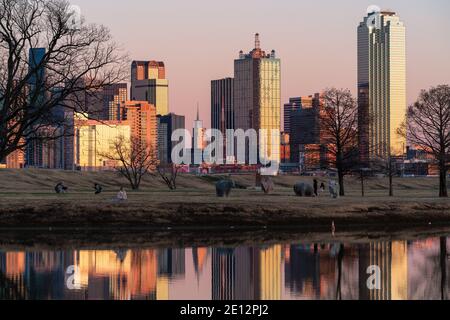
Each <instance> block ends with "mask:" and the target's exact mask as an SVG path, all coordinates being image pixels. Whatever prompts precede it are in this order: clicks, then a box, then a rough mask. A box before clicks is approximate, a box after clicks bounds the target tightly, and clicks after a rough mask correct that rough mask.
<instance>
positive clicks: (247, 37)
mask: <svg viewBox="0 0 450 320" xmlns="http://www.w3.org/2000/svg"><path fill="white" fill-rule="evenodd" d="M71 2H72V3H73V4H76V5H78V6H80V8H81V10H82V13H83V14H84V16H85V17H86V19H87V20H88V21H91V22H96V23H100V24H103V25H105V26H107V27H109V28H110V29H111V32H112V35H113V36H114V38H115V40H116V41H117V42H118V43H119V44H121V45H122V46H123V47H125V48H126V50H127V52H128V53H129V55H130V57H131V58H132V59H136V60H140V59H142V60H162V61H164V62H165V63H166V69H167V77H168V79H169V81H170V108H171V111H173V112H175V113H179V114H185V115H186V120H187V123H186V126H187V127H188V128H189V127H191V126H192V121H193V120H194V118H195V114H196V112H195V110H196V105H197V102H199V103H200V108H201V110H200V111H201V118H202V119H203V120H204V121H205V125H206V126H209V123H210V111H209V110H210V81H211V80H213V79H218V78H222V77H227V76H233V60H234V59H235V58H236V57H237V56H238V52H239V50H244V51H245V52H246V51H249V50H251V49H252V48H253V36H254V34H255V33H256V32H259V33H260V35H261V46H262V48H263V49H265V50H266V51H270V50H272V49H275V50H276V51H277V55H278V57H279V58H281V62H282V103H284V102H286V101H287V100H288V98H289V97H292V96H299V95H309V94H312V93H314V92H318V91H320V90H322V89H324V88H326V87H329V86H335V87H339V88H350V89H351V90H352V91H353V92H355V91H356V90H355V88H356V39H357V35H356V28H357V26H358V24H359V22H360V21H361V20H362V18H363V16H364V15H365V14H366V10H367V7H368V6H369V5H372V4H375V5H378V6H380V7H381V8H383V9H391V10H393V11H395V12H397V13H398V15H399V16H400V18H401V19H402V20H403V21H404V22H405V24H406V28H407V29H406V30H407V61H408V70H407V77H408V102H409V103H411V102H412V101H413V100H415V98H416V97H417V95H418V93H419V91H420V89H422V88H428V87H430V86H432V85H436V84H440V83H447V84H449V83H450V35H449V32H450V19H449V15H450V1H448V0H428V1H425V0H390V1H388V0H370V1H366V0H340V1H336V0H313V1H310V0H308V1H306V0H304V1H302V0H220V1H219V0H108V1H107V0H95V1H94V0H71Z"/></svg>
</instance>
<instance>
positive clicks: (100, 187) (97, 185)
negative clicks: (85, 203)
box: [94, 183, 103, 194]
mask: <svg viewBox="0 0 450 320" xmlns="http://www.w3.org/2000/svg"><path fill="white" fill-rule="evenodd" d="M94 189H95V194H100V193H102V191H103V187H102V186H101V185H99V184H98V183H96V184H94Z"/></svg>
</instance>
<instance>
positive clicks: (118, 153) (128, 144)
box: [99, 136, 158, 190]
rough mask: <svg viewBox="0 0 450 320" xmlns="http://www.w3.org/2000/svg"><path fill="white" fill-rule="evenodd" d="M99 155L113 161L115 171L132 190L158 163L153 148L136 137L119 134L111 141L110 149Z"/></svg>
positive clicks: (136, 188)
mask: <svg viewBox="0 0 450 320" xmlns="http://www.w3.org/2000/svg"><path fill="white" fill-rule="evenodd" d="M99 156H101V157H103V158H105V159H107V160H109V161H112V162H114V163H115V169H116V171H117V172H119V173H120V174H121V175H122V176H124V177H125V178H126V179H127V180H128V182H129V183H130V186H131V188H132V189H133V190H138V189H139V187H140V184H141V181H142V178H143V177H144V176H145V175H147V174H150V173H152V172H153V171H154V170H155V169H156V167H157V165H158V160H157V158H156V155H155V152H154V150H153V148H152V147H147V146H146V145H145V144H143V143H142V142H141V141H140V140H139V139H137V138H131V139H127V138H125V137H123V136H119V137H118V138H117V139H116V140H114V141H113V142H112V145H111V150H110V151H109V152H105V153H100V154H99Z"/></svg>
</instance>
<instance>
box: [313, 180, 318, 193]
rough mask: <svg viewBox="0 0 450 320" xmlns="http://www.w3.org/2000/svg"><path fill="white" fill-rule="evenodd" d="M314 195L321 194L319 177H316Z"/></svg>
mask: <svg viewBox="0 0 450 320" xmlns="http://www.w3.org/2000/svg"><path fill="white" fill-rule="evenodd" d="M314 195H315V196H316V197H318V196H319V181H317V179H314Z"/></svg>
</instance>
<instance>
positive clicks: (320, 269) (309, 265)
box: [285, 244, 338, 299]
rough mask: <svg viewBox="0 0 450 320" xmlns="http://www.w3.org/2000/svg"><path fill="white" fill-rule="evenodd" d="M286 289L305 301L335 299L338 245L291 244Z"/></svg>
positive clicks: (286, 265) (288, 249) (286, 270)
mask: <svg viewBox="0 0 450 320" xmlns="http://www.w3.org/2000/svg"><path fill="white" fill-rule="evenodd" d="M286 251H287V252H288V253H289V259H288V260H287V261H286V263H285V286H286V287H287V288H288V289H289V292H290V293H291V294H292V295H293V296H294V297H298V298H302V299H333V296H334V295H335V291H336V281H335V278H336V277H337V273H336V271H337V270H336V262H335V260H336V259H335V258H336V255H337V253H338V247H337V246H335V245H321V246H320V245H309V244H308V245H291V246H289V247H288V248H286Z"/></svg>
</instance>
